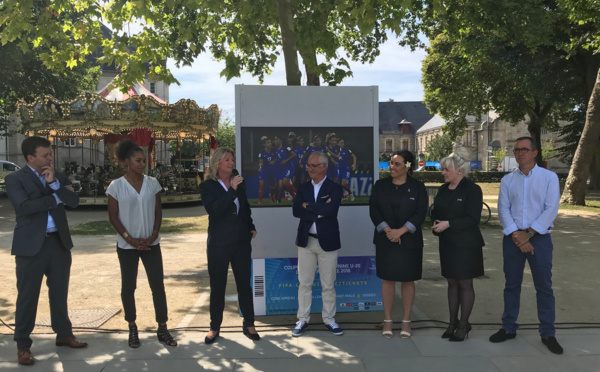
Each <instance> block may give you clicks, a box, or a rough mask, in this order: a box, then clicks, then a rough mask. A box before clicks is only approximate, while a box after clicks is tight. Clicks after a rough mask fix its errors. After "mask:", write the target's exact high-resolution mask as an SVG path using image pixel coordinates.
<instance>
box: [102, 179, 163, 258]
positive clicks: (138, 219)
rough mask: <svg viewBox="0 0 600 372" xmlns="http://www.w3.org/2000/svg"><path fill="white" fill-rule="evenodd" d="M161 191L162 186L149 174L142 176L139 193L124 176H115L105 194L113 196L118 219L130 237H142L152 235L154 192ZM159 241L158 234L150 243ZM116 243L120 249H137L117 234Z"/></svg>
mask: <svg viewBox="0 0 600 372" xmlns="http://www.w3.org/2000/svg"><path fill="white" fill-rule="evenodd" d="M161 191H162V187H161V186H160V184H159V183H158V181H157V180H156V178H154V177H149V176H144V181H143V182H142V189H141V190H140V193H139V194H138V192H137V191H136V190H135V189H134V188H133V186H131V184H129V182H127V180H126V179H125V177H121V178H117V179H116V180H113V181H112V182H111V183H110V185H108V188H107V189H106V194H108V195H110V196H112V197H113V198H115V200H116V201H117V202H118V203H119V220H120V221H121V223H122V224H123V227H125V231H127V233H128V234H129V235H130V236H131V237H132V238H136V239H144V238H148V237H149V236H151V235H152V231H153V230H152V229H154V209H155V207H156V194H158V193H159V192H161ZM159 242H160V236H159V237H158V238H156V240H155V241H154V242H153V243H152V245H156V244H158V243H159ZM117 245H118V247H119V248H122V249H137V248H136V247H134V246H132V245H129V244H127V242H126V241H125V239H123V237H122V236H121V235H117Z"/></svg>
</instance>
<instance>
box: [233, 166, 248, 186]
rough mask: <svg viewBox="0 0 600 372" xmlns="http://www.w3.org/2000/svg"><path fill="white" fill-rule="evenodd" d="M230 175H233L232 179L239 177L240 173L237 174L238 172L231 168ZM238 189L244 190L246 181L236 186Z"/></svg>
mask: <svg viewBox="0 0 600 372" xmlns="http://www.w3.org/2000/svg"><path fill="white" fill-rule="evenodd" d="M231 175H233V176H234V177H235V176H239V175H240V172H238V170H237V169H235V168H233V170H232V171H231ZM238 187H241V188H242V190H243V189H245V188H246V181H242V182H241V183H240V184H239V185H238Z"/></svg>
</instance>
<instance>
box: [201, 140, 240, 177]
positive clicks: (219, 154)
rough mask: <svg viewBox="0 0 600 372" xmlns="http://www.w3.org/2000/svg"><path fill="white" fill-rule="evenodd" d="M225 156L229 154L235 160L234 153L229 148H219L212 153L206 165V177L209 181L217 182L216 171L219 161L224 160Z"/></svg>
mask: <svg viewBox="0 0 600 372" xmlns="http://www.w3.org/2000/svg"><path fill="white" fill-rule="evenodd" d="M227 154H231V155H232V156H233V158H234V159H235V153H234V152H233V150H232V149H230V148H229V147H219V148H218V149H216V150H215V152H213V154H212V156H211V157H210V162H209V164H208V171H207V177H208V179H209V180H213V181H217V180H218V177H217V171H218V170H219V163H220V162H221V160H223V158H225V155H227Z"/></svg>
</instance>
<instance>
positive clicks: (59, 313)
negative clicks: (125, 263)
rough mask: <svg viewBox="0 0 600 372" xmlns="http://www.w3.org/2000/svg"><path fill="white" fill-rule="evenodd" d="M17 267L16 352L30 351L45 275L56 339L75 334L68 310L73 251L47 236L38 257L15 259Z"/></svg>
mask: <svg viewBox="0 0 600 372" xmlns="http://www.w3.org/2000/svg"><path fill="white" fill-rule="evenodd" d="M15 263H16V266H17V291H18V295H17V310H16V313H15V335H14V340H15V341H16V342H17V348H19V349H28V348H30V347H31V344H32V343H33V341H32V340H31V337H30V335H31V332H32V331H33V328H34V327H35V317H36V313H37V306H38V301H39V298H40V290H41V288H42V281H43V279H44V275H45V276H46V285H47V286H48V297H49V298H50V319H51V324H52V330H53V331H54V332H55V333H56V335H57V337H60V338H65V337H69V336H71V335H72V334H73V329H72V325H71V320H70V319H69V312H68V308H67V298H68V296H69V277H70V276H71V251H69V250H68V249H65V247H64V246H63V244H62V242H61V241H60V238H59V237H58V235H56V234H53V235H48V236H47V237H46V239H45V240H44V244H43V245H42V248H41V249H40V251H39V252H38V254H36V255H35V256H15Z"/></svg>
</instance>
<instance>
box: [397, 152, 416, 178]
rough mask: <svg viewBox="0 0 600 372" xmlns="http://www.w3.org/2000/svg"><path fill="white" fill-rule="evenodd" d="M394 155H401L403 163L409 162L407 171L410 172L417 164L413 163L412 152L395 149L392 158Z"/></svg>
mask: <svg viewBox="0 0 600 372" xmlns="http://www.w3.org/2000/svg"><path fill="white" fill-rule="evenodd" d="M396 155H397V156H402V159H404V164H406V163H410V168H409V169H408V173H409V174H411V173H412V172H413V170H415V168H416V166H417V164H416V163H415V156H414V155H413V153H412V152H410V151H408V150H402V151H396V152H394V153H393V154H392V158H393V157H394V156H396Z"/></svg>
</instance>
